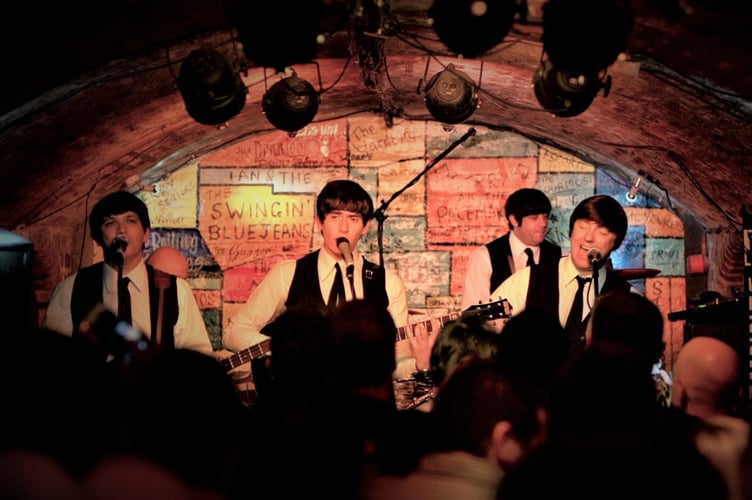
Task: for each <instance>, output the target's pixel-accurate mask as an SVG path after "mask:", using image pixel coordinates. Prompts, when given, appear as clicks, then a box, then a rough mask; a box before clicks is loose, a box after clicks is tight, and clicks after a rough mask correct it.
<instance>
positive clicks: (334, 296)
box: [327, 264, 345, 309]
mask: <svg viewBox="0 0 752 500" xmlns="http://www.w3.org/2000/svg"><path fill="white" fill-rule="evenodd" d="M334 268H335V269H336V270H337V274H335V275H334V283H332V291H331V292H329V302H327V306H328V307H329V308H330V309H333V308H335V307H337V306H338V305H340V304H341V303H343V302H344V301H345V282H344V281H343V280H342V270H341V269H340V267H339V265H337V264H334Z"/></svg>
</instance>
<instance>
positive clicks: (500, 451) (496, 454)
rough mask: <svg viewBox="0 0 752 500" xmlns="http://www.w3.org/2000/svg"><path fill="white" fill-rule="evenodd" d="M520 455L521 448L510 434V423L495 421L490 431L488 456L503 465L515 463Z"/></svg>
mask: <svg viewBox="0 0 752 500" xmlns="http://www.w3.org/2000/svg"><path fill="white" fill-rule="evenodd" d="M521 455H522V448H521V447H520V444H519V443H518V442H517V440H516V439H515V438H514V436H513V435H512V424H510V423H509V422H508V421H506V420H502V421H500V422H496V425H494V428H493V431H492V432H491V445H490V448H489V450H488V456H489V458H490V459H491V460H493V461H494V462H496V463H498V464H499V465H502V466H504V465H509V464H514V463H516V462H517V461H518V460H519V458H520V456H521Z"/></svg>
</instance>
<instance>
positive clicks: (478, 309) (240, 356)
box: [220, 299, 512, 371]
mask: <svg viewBox="0 0 752 500" xmlns="http://www.w3.org/2000/svg"><path fill="white" fill-rule="evenodd" d="M465 315H473V316H479V317H480V318H482V319H484V320H487V321H490V320H495V319H504V318H511V317H512V306H511V305H510V304H509V301H507V299H501V300H497V301H495V302H489V303H486V304H475V305H472V306H470V307H468V308H467V309H465V310H464V311H462V312H453V313H449V314H446V315H443V316H439V317H431V318H429V319H426V320H421V321H417V322H414V323H410V324H409V325H406V326H402V327H399V328H397V335H396V341H399V340H405V339H407V338H408V336H409V335H410V334H411V333H412V331H413V330H414V328H415V327H416V326H419V325H423V326H424V327H425V328H426V331H427V332H428V333H429V334H430V333H438V331H436V332H434V331H433V328H434V325H438V330H441V328H443V327H444V325H445V324H447V323H448V322H450V321H453V320H455V319H457V318H459V317H461V316H465ZM271 353H272V350H271V339H268V338H267V339H264V340H262V341H261V342H259V343H258V344H253V345H252V346H250V347H247V348H245V349H243V350H240V351H238V352H236V353H235V354H233V355H231V356H228V357H226V358H223V359H221V360H220V363H221V364H222V366H223V367H224V368H225V369H226V370H227V371H230V370H232V369H233V368H237V367H238V366H240V365H242V364H244V363H248V362H250V361H253V360H255V359H261V358H265V357H267V356H270V355H271Z"/></svg>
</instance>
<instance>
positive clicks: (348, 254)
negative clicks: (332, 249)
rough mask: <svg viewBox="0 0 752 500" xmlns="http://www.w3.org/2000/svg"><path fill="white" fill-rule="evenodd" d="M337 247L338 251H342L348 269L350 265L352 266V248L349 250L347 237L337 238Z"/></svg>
mask: <svg viewBox="0 0 752 500" xmlns="http://www.w3.org/2000/svg"><path fill="white" fill-rule="evenodd" d="M337 248H339V251H340V252H342V256H343V257H344V258H345V264H347V268H348V269H350V267H351V266H353V256H352V250H350V242H349V241H347V238H337Z"/></svg>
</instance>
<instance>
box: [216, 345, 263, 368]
mask: <svg viewBox="0 0 752 500" xmlns="http://www.w3.org/2000/svg"><path fill="white" fill-rule="evenodd" d="M271 352H272V350H271V339H264V340H262V341H261V342H259V343H258V344H254V345H252V346H251V347H249V348H247V349H243V350H242V351H239V352H237V353H236V354H233V355H232V356H230V357H228V358H225V359H222V360H220V363H222V366H224V367H225V369H226V370H232V369H233V368H236V367H238V366H240V365H242V364H243V363H248V362H249V361H251V360H254V359H258V358H263V357H264V356H268V355H269V354H271Z"/></svg>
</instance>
